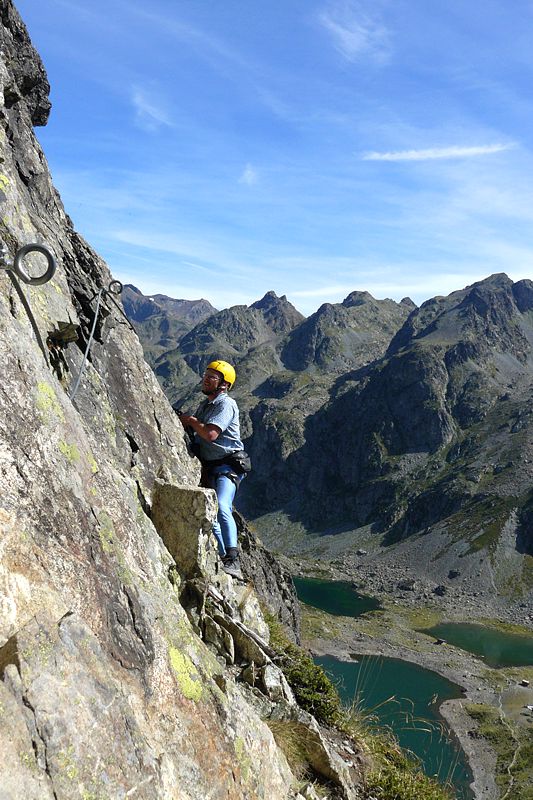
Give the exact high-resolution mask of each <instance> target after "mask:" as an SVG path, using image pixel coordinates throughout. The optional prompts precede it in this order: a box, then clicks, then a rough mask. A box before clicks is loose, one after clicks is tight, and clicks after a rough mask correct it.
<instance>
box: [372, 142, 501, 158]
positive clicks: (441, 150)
mask: <svg viewBox="0 0 533 800" xmlns="http://www.w3.org/2000/svg"><path fill="white" fill-rule="evenodd" d="M513 147H516V144H515V143H514V142H507V143H502V142H499V143H496V144H486V145H476V146H473V147H460V146H456V147H430V148H428V149H427V150H397V151H393V152H386V153H379V152H369V153H363V154H362V156H361V160H362V161H432V160H435V159H441V158H474V157H476V156H486V155H490V154H492V153H501V152H503V151H504V150H511V149H512V148H513Z"/></svg>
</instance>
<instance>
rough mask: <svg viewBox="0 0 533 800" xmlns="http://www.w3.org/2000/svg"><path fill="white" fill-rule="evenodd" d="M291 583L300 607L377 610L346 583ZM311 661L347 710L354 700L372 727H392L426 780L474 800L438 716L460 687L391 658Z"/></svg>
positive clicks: (355, 612)
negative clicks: (434, 778)
mask: <svg viewBox="0 0 533 800" xmlns="http://www.w3.org/2000/svg"><path fill="white" fill-rule="evenodd" d="M294 584H295V587H296V591H297V593H298V597H299V599H300V600H301V602H303V603H306V604H307V605H310V606H313V607H315V608H319V609H321V610H322V611H326V612H327V613H328V614H333V615H340V616H350V617H358V616H361V614H364V613H366V612H368V611H375V610H376V609H379V608H380V605H379V602H378V601H377V600H376V599H375V598H373V597H365V596H364V595H360V594H358V593H357V592H356V591H355V589H354V588H353V587H352V585H351V584H350V583H347V582H342V581H325V580H320V579H318V578H294ZM426 633H427V631H426ZM315 662H316V663H317V664H320V665H321V666H322V667H323V668H324V669H325V670H326V672H327V673H328V674H329V675H330V676H331V678H332V679H333V681H334V682H335V684H336V685H337V687H338V690H339V694H340V696H341V699H342V701H343V703H344V704H345V705H347V706H351V705H352V704H353V702H354V699H356V700H357V702H358V705H359V708H360V709H361V710H365V711H366V712H367V713H368V715H369V718H373V719H374V722H375V724H376V725H379V726H388V727H390V729H391V730H392V732H393V734H394V736H395V737H396V739H397V740H398V741H399V743H400V745H401V746H402V747H403V748H405V749H407V750H410V751H411V752H412V753H414V755H415V756H417V757H418V758H419V759H420V761H421V763H422V766H423V768H424V771H425V772H426V774H427V775H434V776H437V777H438V778H439V780H440V781H442V782H447V781H449V782H450V783H451V784H452V785H453V790H454V793H455V795H456V797H457V799H458V800H472V798H473V796H474V795H473V793H472V791H471V789H470V783H471V782H472V773H471V771H470V767H469V765H468V762H467V760H466V756H465V753H464V751H463V749H462V748H461V746H460V744H459V742H458V740H457V739H456V738H455V736H454V735H453V733H452V732H451V731H450V729H449V728H448V726H447V725H446V723H445V721H444V719H443V718H442V717H441V716H440V714H439V712H438V707H439V705H440V704H441V703H442V702H444V700H448V699H452V698H456V697H462V693H461V690H460V687H458V686H456V685H455V684H454V683H452V682H451V681H448V680H447V679H446V678H443V677H441V676H440V675H439V674H438V673H436V672H432V671H430V670H427V669H423V668H421V667H418V666H417V665H416V664H412V663H410V662H408V661H402V660H400V659H395V658H384V657H375V656H361V657H358V659H357V662H356V661H352V662H346V661H339V660H338V659H336V658H334V657H333V656H329V655H327V656H320V657H316V658H315ZM390 698H394V699H392V700H391V699H390ZM386 701H388V702H386Z"/></svg>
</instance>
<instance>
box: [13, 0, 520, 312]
mask: <svg viewBox="0 0 533 800" xmlns="http://www.w3.org/2000/svg"><path fill="white" fill-rule="evenodd" d="M17 7H18V9H19V11H20V13H21V15H22V17H23V19H24V21H25V22H26V25H27V26H28V29H29V32H30V36H31V38H32V41H33V42H34V44H35V46H36V47H37V49H38V50H39V52H40V54H41V56H42V58H43V61H44V64H45V67H46V69H47V72H48V76H49V79H50V83H51V85H52V91H51V99H52V102H53V109H52V114H51V117H50V121H49V123H48V125H47V126H46V127H45V128H39V129H37V131H36V132H37V136H38V138H39V140H40V142H41V143H42V145H43V148H44V151H45V153H46V156H47V158H48V161H49V164H50V168H51V171H52V176H53V179H54V182H55V185H56V186H57V188H58V189H59V191H60V193H61V195H62V198H63V202H64V204H65V207H66V210H67V212H68V213H69V214H70V216H71V217H72V219H73V221H74V224H75V226H76V228H77V229H78V230H79V231H80V232H81V233H82V234H83V235H84V236H85V237H86V238H87V239H88V241H89V242H90V243H91V244H92V245H93V247H95V248H96V250H97V251H98V252H99V253H100V254H101V255H102V256H103V257H104V258H105V259H106V260H107V262H108V264H109V266H110V268H111V270H112V272H113V274H114V275H115V277H117V278H119V279H121V280H123V281H125V282H130V283H134V284H135V285H137V286H138V287H139V288H140V289H141V290H142V291H143V292H145V293H146V294H153V293H156V292H163V293H165V294H169V295H171V296H173V297H179V298H187V299H196V298H199V297H205V298H207V299H208V300H210V301H211V302H212V303H213V305H215V306H216V307H218V308H223V307H227V306H230V305H234V304H237V303H247V304H249V303H251V302H253V301H254V300H257V299H258V298H260V297H261V296H262V295H263V294H264V293H265V292H266V291H268V290H270V289H273V290H274V291H275V292H276V293H277V294H280V295H281V294H286V295H287V297H288V298H289V300H291V302H293V303H294V304H295V305H296V307H297V308H299V309H300V310H301V311H302V312H303V313H304V314H309V313H311V312H313V311H314V310H315V309H316V308H318V306H319V305H320V304H321V303H323V302H338V301H340V300H342V299H343V298H344V297H345V296H346V295H347V294H349V292H351V291H353V290H355V289H358V290H367V291H370V292H371V293H372V294H373V295H374V296H375V297H379V298H382V297H392V298H394V299H396V300H400V299H401V298H402V297H404V296H406V295H409V296H410V297H411V298H412V299H413V300H415V302H417V303H420V302H422V301H423V300H425V299H428V298H429V297H432V296H434V295H437V294H448V293H449V292H451V291H453V290H455V289H459V288H462V287H463V286H465V285H467V284H469V283H472V282H473V281H475V280H479V279H481V278H483V277H486V276H487V275H489V274H491V273H494V272H506V273H507V274H508V275H509V276H510V277H511V278H513V280H518V279H520V278H532V277H533V186H532V183H531V175H532V174H533V158H532V132H533V99H532V97H533V95H532V90H531V86H532V85H533V80H532V78H533V76H532V71H533V2H532V0H513V2H512V3H509V2H508V0H484V2H483V3H482V4H477V3H472V2H467V0H372V1H371V2H370V0H368V2H367V0H362V1H361V2H359V0H316V1H315V0H270V2H268V3H266V2H264V0H150V3H147V2H146V1H145V0H143V2H141V1H140V0H124V1H123V0H107V1H106V2H103V0H91V2H87V0H46V2H37V0H18V2H17Z"/></svg>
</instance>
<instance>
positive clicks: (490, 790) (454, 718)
mask: <svg viewBox="0 0 533 800" xmlns="http://www.w3.org/2000/svg"><path fill="white" fill-rule="evenodd" d="M306 644H307V645H308V646H309V649H310V651H311V653H312V655H313V656H324V655H331V656H334V657H335V658H338V659H340V660H342V661H353V658H352V654H354V653H357V654H358V655H369V656H383V657H386V658H399V659H402V660H403V661H409V662H411V663H414V664H417V665H418V666H420V667H424V668H425V669H429V670H432V671H433V672H437V673H439V675H442V676H443V677H444V678H447V679H448V680H450V681H452V682H453V683H455V684H457V685H458V686H459V687H460V688H461V689H463V690H464V698H458V699H455V700H447V701H445V702H444V703H442V704H441V706H440V707H439V713H440V714H441V715H442V717H443V718H444V719H445V720H446V722H447V723H448V725H449V726H450V729H451V730H452V732H453V733H454V734H455V736H456V737H457V739H458V741H459V743H460V745H461V747H462V748H463V750H464V752H465V754H466V757H467V760H468V763H469V766H470V769H471V770H472V775H473V783H472V790H473V792H474V795H475V800H498V798H499V797H500V790H499V789H498V787H497V785H496V783H495V780H494V772H495V765H496V756H495V754H494V752H493V750H492V748H491V747H490V746H489V745H488V743H487V742H486V741H485V740H483V739H479V738H474V737H472V736H471V735H470V734H469V731H471V730H472V729H475V727H476V725H475V722H474V721H473V720H472V719H471V717H470V716H469V715H468V714H467V712H466V711H465V710H464V703H465V702H472V703H484V704H487V705H497V704H498V703H497V694H496V693H495V692H494V691H493V690H492V689H491V688H490V687H488V686H487V685H486V681H484V680H483V679H482V678H481V677H480V676H479V675H476V674H475V667H476V664H477V665H479V664H481V666H483V665H482V663H481V662H479V661H478V660H477V659H474V658H471V657H470V656H469V655H468V654H466V653H465V654H464V658H463V659H461V666H460V667H459V668H457V667H451V666H448V665H446V664H444V663H443V660H442V653H441V652H439V654H437V653H435V654H434V655H433V654H429V653H419V652H416V653H415V652H413V651H412V650H409V648H407V647H401V646H398V645H395V644H391V643H389V642H386V641H384V640H380V641H376V640H375V639H373V638H370V637H365V636H364V635H362V634H360V633H354V634H353V636H352V637H351V638H349V639H348V640H345V639H344V638H343V641H338V640H335V639H326V638H317V639H314V640H313V641H312V642H307V643H306ZM437 646H438V647H443V646H442V645H436V647H437ZM455 655H456V650H455V648H454V656H455ZM461 655H462V654H461ZM472 662H474V663H472ZM472 667H474V669H472Z"/></svg>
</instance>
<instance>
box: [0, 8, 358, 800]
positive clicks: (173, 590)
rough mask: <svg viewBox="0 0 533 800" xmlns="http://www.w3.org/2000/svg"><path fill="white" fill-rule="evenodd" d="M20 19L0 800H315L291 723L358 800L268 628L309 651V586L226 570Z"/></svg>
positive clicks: (6, 346)
mask: <svg viewBox="0 0 533 800" xmlns="http://www.w3.org/2000/svg"><path fill="white" fill-rule="evenodd" d="M0 14H1V26H0V46H1V59H0V89H1V92H2V94H1V96H2V98H3V106H2V108H1V109H0V166H1V174H0V190H1V193H0V199H1V202H2V215H1V220H0V238H1V239H2V242H3V244H4V255H3V256H2V262H3V263H2V269H0V306H1V308H0V320H1V322H0V363H1V364H2V367H1V374H2V381H1V385H0V407H1V412H0V413H1V416H2V430H1V433H0V721H1V724H0V752H1V753H2V757H1V759H0V795H1V797H2V800H20V798H22V797H24V798H26V800H47V799H48V798H50V800H52V799H55V800H71V799H74V798H80V800H81V799H82V798H83V800H103V799H104V798H105V800H111V799H115V798H116V799H117V800H118V798H128V797H138V798H143V799H144V800H152V798H153V799H154V800H155V799H156V798H159V799H160V800H170V798H174V800H206V798H211V799H212V800H223V799H224V800H230V798H231V799H233V798H235V800H237V799H242V800H245V799H246V800H249V799H250V800H252V799H253V798H265V799H266V798H268V800H276V799H277V798H279V799H280V800H281V799H282V798H283V799H285V798H287V799H288V798H296V797H300V798H302V797H303V796H304V795H303V794H299V791H300V790H301V791H302V792H304V794H305V797H308V798H312V797H315V796H316V795H315V793H314V789H313V788H312V786H308V787H307V788H305V783H306V781H305V780H302V776H301V775H299V776H298V777H296V776H295V774H294V773H293V772H292V770H291V768H290V767H289V764H288V762H287V759H286V757H285V755H284V752H283V749H281V748H280V747H278V745H277V744H276V741H277V740H276V738H275V736H274V734H273V732H272V731H273V729H274V724H273V722H272V719H273V718H274V717H275V721H276V725H277V728H276V730H277V731H278V738H279V730H280V726H283V724H284V723H287V725H289V724H290V726H291V729H292V730H293V731H297V732H299V734H298V735H299V736H300V738H301V739H302V740H303V741H304V742H306V747H307V751H306V759H307V763H308V766H309V769H310V770H311V772H312V775H313V776H314V778H315V779H316V780H318V781H319V782H320V781H321V782H322V783H323V784H327V786H328V789H327V793H328V796H329V797H331V798H333V797H339V798H341V797H342V798H346V800H349V799H350V798H356V797H359V796H360V789H359V788H358V787H360V785H361V783H360V782H361V770H360V761H358V760H357V759H354V758H353V757H349V758H346V757H345V756H343V755H342V753H341V751H340V749H339V746H338V745H339V742H337V743H335V741H333V740H332V737H331V736H328V734H327V732H325V731H324V730H323V729H322V728H320V726H319V725H318V724H317V722H316V720H315V719H314V718H313V717H312V716H311V714H309V713H308V712H306V711H303V710H302V709H300V708H299V707H298V705H297V704H296V702H295V700H294V696H293V693H292V690H291V688H290V687H289V685H288V683H287V681H286V680H285V678H284V676H283V673H282V672H281V670H280V669H279V667H278V666H277V665H276V663H274V659H275V657H276V652H275V650H273V648H272V647H271V646H270V645H269V629H268V627H267V624H266V622H265V616H264V614H266V613H267V612H268V614H269V615H270V616H271V617H272V618H277V619H278V620H280V621H281V622H283V623H285V624H286V625H287V626H289V627H290V629H291V630H292V635H293V638H297V634H298V609H297V605H296V603H295V595H294V589H293V587H292V581H291V579H290V576H289V575H288V574H287V573H286V572H285V571H284V570H283V568H282V567H280V565H279V564H277V562H275V560H274V559H273V558H272V556H270V554H268V553H267V552H266V551H265V550H264V548H263V547H262V545H261V544H260V542H259V541H258V540H257V539H256V538H255V537H254V536H253V534H252V533H251V532H250V531H249V530H248V529H247V528H246V524H245V523H244V521H242V520H241V521H240V526H241V538H242V542H243V550H244V555H243V571H244V574H245V577H246V578H247V581H246V582H232V580H231V579H230V578H229V577H228V576H227V575H226V574H225V573H224V572H223V571H222V570H221V568H220V564H219V562H218V559H217V556H216V554H215V548H214V544H213V540H212V535H211V533H210V527H211V522H212V520H213V516H214V514H215V513H216V507H215V498H214V494H213V493H212V492H211V491H207V490H203V489H199V488H197V484H198V477H199V475H198V464H197V462H196V461H195V460H194V459H192V458H191V457H190V456H189V454H188V452H187V448H186V445H185V441H184V434H183V431H182V429H181V426H180V425H179V423H178V422H177V419H176V417H175V415H174V413H173V412H172V410H171V408H170V405H169V403H168V401H167V399H166V398H165V397H164V395H163V393H162V391H161V389H160V388H159V385H158V383H157V381H156V378H155V377H154V374H153V372H152V371H151V369H150V368H149V367H148V366H147V364H146V362H145V361H144V358H143V352H142V348H141V345H140V343H139V341H138V339H137V336H136V334H135V332H134V331H133V329H132V327H131V325H130V324H129V323H128V321H127V320H126V318H125V316H124V314H123V312H122V309H121V306H120V300H119V298H118V297H117V296H116V295H113V294H112V291H107V289H108V287H109V286H110V283H111V275H110V274H109V270H108V268H107V266H106V264H105V263H104V262H103V261H102V259H101V258H99V257H98V255H97V254H96V253H95V252H94V251H93V250H92V249H91V247H90V246H89V245H88V244H87V243H86V242H85V241H84V240H83V239H82V238H81V237H80V236H79V235H78V234H77V233H76V231H75V230H74V229H73V227H72V224H71V221H70V219H69V217H68V216H67V215H66V213H65V210H64V208H63V206H62V203H61V200H60V198H59V196H58V194H57V192H56V191H55V189H54V187H53V185H52V183H51V179H50V175H49V172H48V168H47V164H46V160H45V157H44V154H43V152H42V150H41V148H40V146H39V144H38V141H37V140H36V138H35V136H34V132H33V126H34V125H43V124H45V123H46V120H47V116H48V113H49V110H50V103H49V100H48V90H49V86H48V82H47V79H46V75H45V72H44V68H43V66H42V64H41V61H40V59H39V56H38V54H37V53H36V52H35V51H34V49H33V47H32V45H31V41H30V39H29V37H28V34H27V31H26V29H25V27H24V24H23V23H22V21H21V19H20V17H19V15H18V13H17V11H16V9H15V8H14V6H13V4H12V3H11V2H10V0H0ZM31 242H37V243H40V244H42V245H46V246H47V247H48V248H49V249H50V250H51V251H53V254H54V256H55V258H56V261H57V265H58V266H57V271H56V272H55V274H54V276H53V277H52V278H51V280H49V281H47V282H46V283H42V284H39V283H37V284H34V285H28V284H25V283H21V280H20V279H19V277H17V275H16V274H15V273H14V272H13V270H12V269H11V267H12V265H13V261H14V257H15V255H16V253H17V252H18V251H19V248H20V247H21V246H23V245H26V244H28V243H31ZM24 267H25V268H26V270H27V271H28V272H30V273H31V274H33V275H37V274H40V273H41V272H42V271H43V265H42V259H41V258H40V257H38V256H33V255H30V256H28V257H27V259H26V261H25V262H24ZM116 288H117V287H116V285H115V286H111V290H113V289H115V290H116ZM103 290H106V291H103ZM97 311H98V313H97ZM258 314H259V315H260V316H261V318H264V319H265V320H267V317H268V312H267V311H266V310H264V309H263V310H261V311H259V312H258ZM268 325H269V323H268V320H267V321H265V326H266V327H268ZM91 332H94V339H93V341H92V347H91V349H90V352H89V354H88V358H87V362H86V364H85V367H84V370H83V374H82V377H81V381H80V382H79V387H78V389H77V391H76V392H75V387H76V385H77V383H78V381H77V377H78V376H79V375H80V370H81V369H82V366H83V361H84V354H85V353H86V347H87V345H88V343H89V341H90V339H91ZM252 577H253V578H254V580H255V585H256V588H254V585H253V584H252V582H251V578H252ZM352 752H353V751H352Z"/></svg>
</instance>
